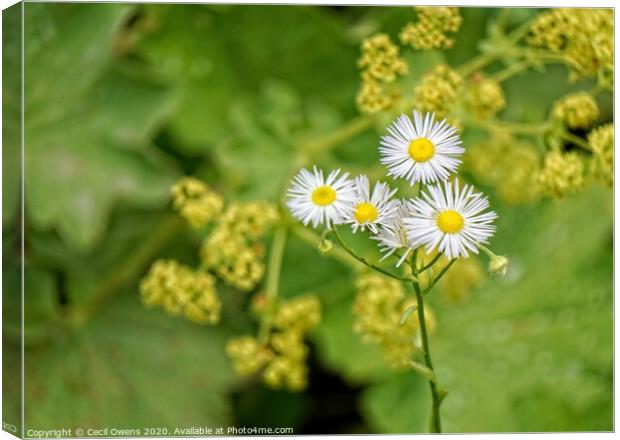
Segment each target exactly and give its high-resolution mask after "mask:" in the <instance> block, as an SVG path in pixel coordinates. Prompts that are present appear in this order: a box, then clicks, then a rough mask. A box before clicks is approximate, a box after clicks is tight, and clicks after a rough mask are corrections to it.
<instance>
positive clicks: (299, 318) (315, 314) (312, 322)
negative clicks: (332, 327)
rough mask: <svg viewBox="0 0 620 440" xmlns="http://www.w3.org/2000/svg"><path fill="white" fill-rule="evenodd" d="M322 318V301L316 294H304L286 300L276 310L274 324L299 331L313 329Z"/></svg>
mask: <svg viewBox="0 0 620 440" xmlns="http://www.w3.org/2000/svg"><path fill="white" fill-rule="evenodd" d="M320 320H321V303H320V302H319V299H318V298H317V297H316V296H314V295H302V296H298V297H296V298H293V299H291V300H288V301H286V302H284V303H283V304H282V305H281V306H280V307H279V308H278V311H277V312H276V315H275V319H274V325H275V326H276V327H278V328H281V329H292V330H295V331H298V332H308V331H310V330H312V329H313V328H314V327H316V325H317V324H318V323H319V322H320Z"/></svg>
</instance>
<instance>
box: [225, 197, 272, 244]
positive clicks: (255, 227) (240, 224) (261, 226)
mask: <svg viewBox="0 0 620 440" xmlns="http://www.w3.org/2000/svg"><path fill="white" fill-rule="evenodd" d="M278 218H279V214H278V209H277V208H276V206H275V205H274V204H272V203H267V202H247V203H240V202H236V203H232V204H231V205H230V206H229V207H228V208H227V209H226V211H225V212H224V214H223V215H222V218H221V219H220V221H219V223H218V227H220V226H221V227H224V228H226V229H228V230H230V231H232V232H234V233H235V234H238V235H242V236H244V237H246V238H248V239H250V240H258V239H259V238H261V237H262V236H263V235H264V234H265V232H267V230H268V229H269V228H271V227H272V226H273V225H274V224H275V223H276V222H277V221H278Z"/></svg>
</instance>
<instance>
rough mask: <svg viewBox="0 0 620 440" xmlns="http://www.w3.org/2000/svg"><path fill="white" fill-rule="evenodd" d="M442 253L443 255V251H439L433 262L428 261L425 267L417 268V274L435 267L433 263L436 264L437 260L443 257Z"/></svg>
mask: <svg viewBox="0 0 620 440" xmlns="http://www.w3.org/2000/svg"><path fill="white" fill-rule="evenodd" d="M442 255H443V252H438V253H437V255H435V258H433V259H432V260H431V262H430V263H428V264H427V265H426V266H424V267H422V268H420V269H417V270H416V271H415V274H416V275H419V274H421V273H422V272H424V271H426V270H428V269H430V268H431V267H433V265H434V264H435V263H437V261H438V260H439V259H440V258H441V256H442Z"/></svg>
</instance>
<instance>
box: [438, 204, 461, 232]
mask: <svg viewBox="0 0 620 440" xmlns="http://www.w3.org/2000/svg"><path fill="white" fill-rule="evenodd" d="M463 223H464V221H463V216H462V215H461V214H459V213H458V212H456V211H452V210H449V211H443V212H442V213H441V214H439V215H438V216H437V226H438V227H439V229H440V230H441V232H443V233H444V234H454V233H456V232H459V231H460V230H461V229H463Z"/></svg>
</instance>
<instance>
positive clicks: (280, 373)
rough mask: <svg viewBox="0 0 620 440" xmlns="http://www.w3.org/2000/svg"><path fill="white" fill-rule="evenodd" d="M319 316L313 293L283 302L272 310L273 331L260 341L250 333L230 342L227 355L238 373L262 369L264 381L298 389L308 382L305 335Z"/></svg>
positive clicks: (317, 320) (284, 387)
mask: <svg viewBox="0 0 620 440" xmlns="http://www.w3.org/2000/svg"><path fill="white" fill-rule="evenodd" d="M320 319H321V304H320V302H319V300H318V298H316V297H315V296H314V295H303V296H300V297H297V298H294V299H292V300H289V301H286V302H284V303H283V304H282V305H281V306H280V307H279V308H278V309H277V310H276V313H275V317H274V321H273V325H274V331H273V332H272V333H271V334H270V338H269V341H268V342H266V343H265V344H261V343H260V342H259V341H258V340H257V339H256V338H254V337H252V336H242V337H240V338H235V339H232V340H231V341H229V343H228V345H227V349H226V351H227V353H228V356H229V357H230V358H231V359H232V361H233V364H234V368H235V370H236V371H237V373H238V374H239V375H241V376H247V375H251V374H254V373H258V372H259V371H260V370H262V373H261V374H262V380H263V382H264V383H265V384H266V385H267V386H269V387H270V388H274V389H287V390H290V391H301V390H303V389H305V388H306V387H307V385H308V368H307V366H306V358H307V356H308V348H307V347H306V345H305V344H304V335H305V334H306V333H307V332H309V331H310V330H312V329H313V328H314V327H315V326H316V325H317V324H318V323H319V321H320Z"/></svg>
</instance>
